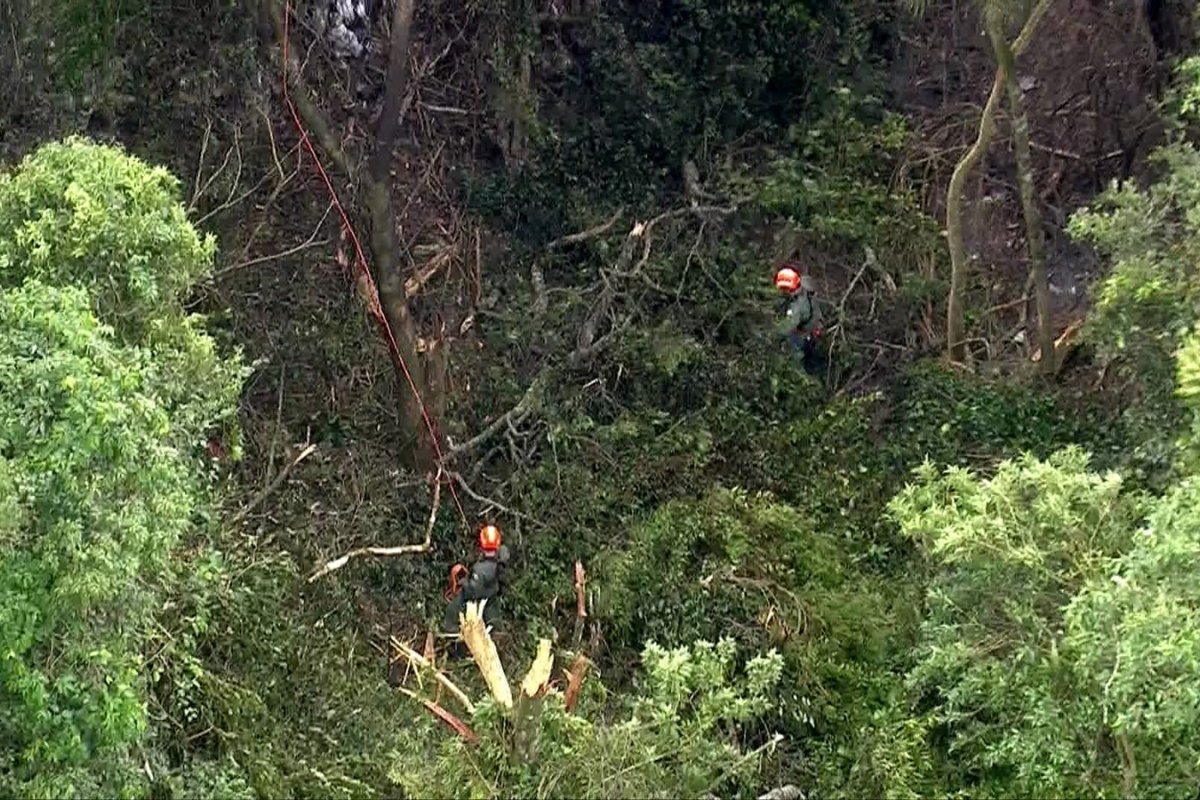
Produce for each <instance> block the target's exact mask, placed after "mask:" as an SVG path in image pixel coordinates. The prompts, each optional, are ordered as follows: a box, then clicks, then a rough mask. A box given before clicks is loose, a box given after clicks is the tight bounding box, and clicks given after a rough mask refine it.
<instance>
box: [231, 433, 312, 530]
mask: <svg viewBox="0 0 1200 800" xmlns="http://www.w3.org/2000/svg"><path fill="white" fill-rule="evenodd" d="M316 449H317V446H316V445H315V444H310V445H309V446H308V447H305V448H304V449H303V450H301V451H300V455H298V456H296V457H295V458H294V459H292V461H291V463H290V464H288V465H287V466H286V467H284V468H283V469H281V470H279V474H278V475H276V476H275V480H273V481H271V483H270V484H268V485H267V486H266V488H264V489H263V490H262V491H261V492H259V493H258V494H257V495H255V496H254V499H253V500H251V501H250V502H249V503H247V504H246V506H245V507H244V508H243V509H242V510H241V511H239V512H238V513H236V514H234V515H233V519H232V520H230V524H232V525H236V524H238V523H239V522H241V521H242V520H243V519H245V518H246V515H247V514H249V513H250V512H251V511H253V510H254V509H255V508H257V507H258V505H259V503H261V502H262V501H263V500H266V499H267V498H268V497H270V496H271V494H272V493H274V492H275V490H276V489H278V488H279V487H280V485H282V484H283V482H284V480H285V479H286V478H287V476H288V473H290V472H291V471H292V468H293V467H295V466H296V465H297V464H299V463H300V462H301V461H303V460H304V459H306V458H308V457H309V456H311V455H312V454H313V452H314V451H315V450H316Z"/></svg>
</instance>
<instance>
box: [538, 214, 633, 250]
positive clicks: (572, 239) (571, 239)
mask: <svg viewBox="0 0 1200 800" xmlns="http://www.w3.org/2000/svg"><path fill="white" fill-rule="evenodd" d="M624 213H625V206H621V207H620V208H618V209H617V213H615V214H613V215H612V217H610V218H609V219H608V221H607V222H602V223H600V224H599V225H596V226H593V227H591V228H588V229H587V230H582V231H579V232H578V233H570V234H567V235H566V236H562V237H559V238H558V239H555V240H554V241H552V242H550V244H548V245H546V249H547V250H555V249H558V248H560V247H565V246H566V245H569V244H578V243H579V242H584V241H587V240H588V239H594V238H596V237H597V236H601V235H603V234H605V233H608V232H609V231H610V230H612V227H613V226H614V225H616V224H617V220H619V219H620V218H621V215H622V214H624Z"/></svg>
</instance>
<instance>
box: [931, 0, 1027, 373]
mask: <svg viewBox="0 0 1200 800" xmlns="http://www.w3.org/2000/svg"><path fill="white" fill-rule="evenodd" d="M1001 2H1002V0H990V2H988V0H985V3H987V4H985V6H984V14H985V16H986V15H987V13H988V10H987V9H988V8H989V6H996V5H999V4H1001ZM923 7H924V4H923V3H921V2H918V4H917V5H916V8H917V9H918V10H920V9H922V8H923ZM1049 7H1050V0H1038V3H1037V5H1035V6H1034V7H1033V9H1032V10H1031V11H1030V12H1029V16H1028V17H1026V19H1025V24H1024V26H1023V27H1022V29H1021V34H1020V35H1019V36H1018V37H1017V38H1016V41H1014V42H1013V43H1012V45H1011V47H1009V48H1008V49H1009V52H1010V54H1011V55H1012V57H1013V61H1014V62H1015V59H1016V57H1017V56H1018V55H1020V54H1021V52H1022V51H1023V50H1024V49H1025V47H1026V46H1027V45H1028V44H1029V42H1030V40H1031V39H1032V38H1033V34H1034V31H1036V30H1037V26H1038V23H1040V22H1041V20H1042V17H1043V16H1045V14H1046V11H1047V9H1048V8H1049ZM1014 77H1015V76H1014ZM1005 80H1006V77H1005V70H1004V66H1003V64H1001V65H1000V66H999V67H998V68H997V70H996V78H995V80H994V81H993V82H992V91H991V93H990V94H989V95H988V100H987V104H986V105H985V106H984V108H983V114H982V115H981V116H980V118H979V130H978V134H977V135H976V137H975V142H974V144H972V145H971V147H970V149H969V150H967V152H966V153H965V154H963V157H962V158H961V159H959V162H958V164H956V165H955V167H954V173H953V174H952V175H951V176H950V186H949V188H948V189H947V191H946V239H947V244H948V246H949V250H950V293H949V295H948V297H947V301H946V352H947V355H948V356H949V357H950V358H951V360H954V361H963V360H965V358H966V324H965V322H964V319H963V306H964V303H965V295H966V285H967V247H966V240H965V236H964V233H963V223H962V210H963V190H964V188H965V187H966V183H967V176H968V175H969V174H970V172H971V170H972V169H974V168H975V166H976V165H977V164H978V163H979V161H980V159H982V158H983V155H984V153H986V152H987V149H988V147H989V146H990V145H991V142H992V138H993V137H994V136H995V133H996V108H997V106H998V105H999V103H1000V95H1001V93H1002V91H1003V88H1004V85H1005Z"/></svg>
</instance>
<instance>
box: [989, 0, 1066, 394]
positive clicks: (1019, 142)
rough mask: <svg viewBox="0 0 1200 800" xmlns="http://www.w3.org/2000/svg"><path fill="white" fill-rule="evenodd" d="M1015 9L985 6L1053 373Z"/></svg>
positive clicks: (1046, 370) (1046, 362)
mask: <svg viewBox="0 0 1200 800" xmlns="http://www.w3.org/2000/svg"><path fill="white" fill-rule="evenodd" d="M1014 10H1015V9H1013V8H1012V7H1011V6H1008V5H1007V4H1003V3H996V2H993V3H989V4H988V5H986V6H984V9H983V15H984V23H985V25H986V26H987V31H988V38H990V39H991V40H992V50H993V52H995V54H996V63H998V64H999V65H1000V73H1001V74H1003V75H1004V89H1005V93H1006V94H1007V95H1008V116H1009V120H1010V126H1011V128H1012V135H1013V149H1014V150H1015V151H1016V157H1017V185H1018V186H1020V190H1021V211H1022V213H1023V214H1024V216H1025V240H1026V242H1027V247H1028V248H1029V269H1030V272H1031V273H1032V275H1033V293H1034V297H1035V298H1036V300H1037V316H1038V343H1039V345H1040V347H1041V351H1042V358H1041V361H1040V363H1039V366H1040V368H1041V372H1042V374H1044V375H1053V374H1054V373H1055V371H1056V370H1057V365H1056V363H1055V362H1056V361H1057V359H1056V357H1055V353H1054V322H1053V320H1051V318H1050V278H1049V275H1048V273H1047V269H1046V245H1045V241H1044V238H1043V232H1042V210H1041V209H1040V208H1039V207H1038V196H1037V191H1036V190H1035V184H1036V181H1035V179H1034V172H1033V156H1032V155H1031V154H1030V149H1029V116H1028V114H1027V113H1026V112H1025V93H1024V91H1023V90H1022V89H1021V82H1020V81H1019V80H1018V79H1017V70H1016V57H1015V55H1014V54H1013V48H1012V46H1011V45H1010V44H1009V43H1008V36H1007V34H1006V33H1005V28H1006V27H1008V24H1009V22H1010V21H1011V16H1012V12H1013V11H1014Z"/></svg>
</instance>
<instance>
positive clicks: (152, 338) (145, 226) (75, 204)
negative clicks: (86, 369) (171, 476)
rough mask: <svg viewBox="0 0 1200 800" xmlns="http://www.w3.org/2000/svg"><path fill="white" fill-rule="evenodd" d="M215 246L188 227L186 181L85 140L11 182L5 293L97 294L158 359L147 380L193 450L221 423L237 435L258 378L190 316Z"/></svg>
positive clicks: (4, 185)
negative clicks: (40, 285) (240, 408)
mask: <svg viewBox="0 0 1200 800" xmlns="http://www.w3.org/2000/svg"><path fill="white" fill-rule="evenodd" d="M215 248H216V243H215V240H214V239H213V237H211V236H202V235H201V234H200V233H198V232H197V231H196V229H195V228H194V227H193V226H192V224H191V223H190V222H189V221H188V219H187V214H186V212H185V210H184V208H183V205H182V204H181V203H180V195H179V181H178V180H177V179H176V178H175V177H174V176H172V175H171V174H170V172H168V171H167V170H165V169H163V168H162V167H152V166H150V165H148V164H146V163H145V162H143V161H142V160H140V159H138V158H136V157H134V156H132V155H129V154H127V153H125V152H123V151H121V150H120V149H117V148H115V147H110V146H106V145H98V144H94V143H91V142H89V141H87V140H86V139H81V138H77V137H73V138H70V139H67V140H65V141H63V142H55V143H50V144H46V145H43V146H42V147H40V148H38V149H37V150H36V151H35V152H33V153H32V154H31V155H29V156H28V157H26V158H25V159H24V160H22V161H21V163H20V164H19V165H18V166H17V167H16V169H15V170H13V171H12V172H10V173H7V174H3V175H0V287H14V286H19V285H20V284H21V283H22V282H24V281H25V280H26V279H28V278H34V279H37V280H39V281H42V282H44V283H47V284H50V285H54V286H67V285H73V286H80V287H83V288H85V289H87V290H88V292H89V293H90V296H91V300H92V309H93V311H94V312H95V314H96V316H97V317H98V318H99V319H100V321H102V322H104V323H105V324H107V325H110V326H111V327H112V328H113V329H114V331H115V333H116V335H117V337H118V339H119V340H120V341H121V342H124V343H126V344H134V345H138V346H141V347H144V348H146V349H147V350H148V351H150V352H151V353H152V354H153V356H154V358H153V359H152V363H151V364H150V365H149V367H148V368H147V369H148V372H147V376H146V377H147V380H148V381H150V382H152V383H154V384H156V385H157V393H158V395H159V397H160V399H161V400H162V401H163V402H164V404H165V406H166V408H167V410H168V412H169V413H170V415H171V419H172V428H173V435H174V436H176V437H177V441H178V442H179V443H180V444H185V445H188V446H193V445H198V444H200V443H202V442H203V441H204V439H205V438H206V434H207V433H208V432H209V430H210V429H211V428H213V427H214V426H216V425H218V424H224V425H225V426H226V427H227V429H228V431H227V432H228V433H231V434H232V433H235V430H234V425H233V422H234V419H233V414H234V413H235V411H236V407H237V398H238V394H239V392H240V388H241V382H242V379H243V378H244V377H245V375H246V371H245V370H244V369H243V367H242V365H241V362H240V359H239V358H236V357H235V358H225V357H222V356H221V355H220V354H218V352H217V348H216V345H215V343H214V342H213V340H212V338H211V337H210V336H209V334H208V333H206V332H205V330H204V328H203V323H204V320H203V319H202V318H201V317H199V316H197V315H189V314H187V313H186V312H185V310H184V308H183V301H184V300H185V299H186V293H187V292H188V291H189V290H190V289H191V288H192V287H193V286H195V284H196V283H197V282H199V281H200V280H202V279H203V278H204V277H206V276H207V275H208V274H209V272H210V270H211V269H212V263H213V254H214V252H215Z"/></svg>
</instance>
